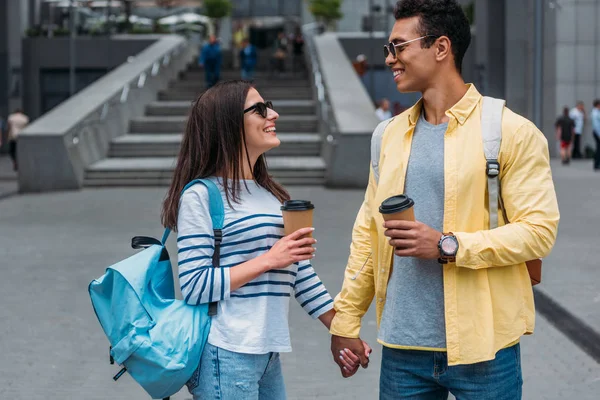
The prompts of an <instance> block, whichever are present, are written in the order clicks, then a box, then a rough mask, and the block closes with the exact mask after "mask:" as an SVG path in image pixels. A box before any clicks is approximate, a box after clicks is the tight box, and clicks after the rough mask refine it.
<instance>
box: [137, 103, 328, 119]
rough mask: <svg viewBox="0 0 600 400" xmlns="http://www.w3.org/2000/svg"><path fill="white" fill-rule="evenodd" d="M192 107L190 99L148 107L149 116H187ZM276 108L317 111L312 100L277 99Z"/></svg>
mask: <svg viewBox="0 0 600 400" xmlns="http://www.w3.org/2000/svg"><path fill="white" fill-rule="evenodd" d="M190 107H191V103H190V102H189V101H156V102H153V103H150V104H149V105H148V106H147V107H146V115H148V116H159V115H165V116H187V115H188V113H189V110H190ZM274 107H275V110H276V111H277V112H278V113H279V114H280V115H282V116H287V115H302V114H305V115H310V114H314V113H315V112H316V110H315V102H314V101H312V100H277V101H276V102H274Z"/></svg>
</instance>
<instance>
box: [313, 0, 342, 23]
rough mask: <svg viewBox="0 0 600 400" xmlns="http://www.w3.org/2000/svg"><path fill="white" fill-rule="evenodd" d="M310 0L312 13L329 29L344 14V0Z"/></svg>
mask: <svg viewBox="0 0 600 400" xmlns="http://www.w3.org/2000/svg"><path fill="white" fill-rule="evenodd" d="M308 2H309V9H310V12H311V13H312V15H314V16H315V18H316V19H317V21H319V22H322V23H323V24H325V27H326V28H328V29H331V28H333V27H334V23H335V21H337V20H338V19H340V18H342V17H343V16H344V14H342V12H341V11H340V7H341V6H342V0H308Z"/></svg>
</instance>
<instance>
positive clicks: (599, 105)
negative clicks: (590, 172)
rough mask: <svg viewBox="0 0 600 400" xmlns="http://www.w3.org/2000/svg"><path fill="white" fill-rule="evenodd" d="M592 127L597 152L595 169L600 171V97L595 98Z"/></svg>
mask: <svg viewBox="0 0 600 400" xmlns="http://www.w3.org/2000/svg"><path fill="white" fill-rule="evenodd" d="M592 129H593V130H594V140H595V141H596V153H595V154H594V171H600V99H596V100H594V108H593V110H592Z"/></svg>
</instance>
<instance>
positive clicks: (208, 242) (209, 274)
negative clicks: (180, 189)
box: [177, 185, 230, 305]
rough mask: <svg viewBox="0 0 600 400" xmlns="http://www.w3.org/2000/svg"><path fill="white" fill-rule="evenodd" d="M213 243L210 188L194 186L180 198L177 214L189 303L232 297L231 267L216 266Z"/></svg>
mask: <svg viewBox="0 0 600 400" xmlns="http://www.w3.org/2000/svg"><path fill="white" fill-rule="evenodd" d="M214 244H215V242H214V233H213V226H212V221H211V219H210V209H209V204H208V190H207V189H206V187H204V185H195V186H193V187H191V188H190V189H188V190H187V191H186V192H185V193H184V194H183V196H182V197H181V200H180V202H179V213H178V216H177V249H178V251H177V259H178V266H179V284H180V285H181V294H182V295H183V298H184V300H185V301H186V303H188V304H192V305H198V304H204V303H210V302H213V301H220V300H224V299H227V298H229V295H230V277H229V269H228V268H214V267H213V263H212V256H213V253H214V251H215V247H214Z"/></svg>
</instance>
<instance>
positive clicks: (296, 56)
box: [292, 28, 304, 73]
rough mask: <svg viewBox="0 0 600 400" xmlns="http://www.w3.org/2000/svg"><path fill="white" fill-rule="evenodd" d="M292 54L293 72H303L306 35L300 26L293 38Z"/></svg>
mask: <svg viewBox="0 0 600 400" xmlns="http://www.w3.org/2000/svg"><path fill="white" fill-rule="evenodd" d="M292 56H293V60H292V61H293V63H292V68H293V72H294V73H296V72H302V70H303V69H304V37H303V36H302V31H301V30H300V28H298V30H297V31H296V33H295V34H294V37H293V39H292Z"/></svg>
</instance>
